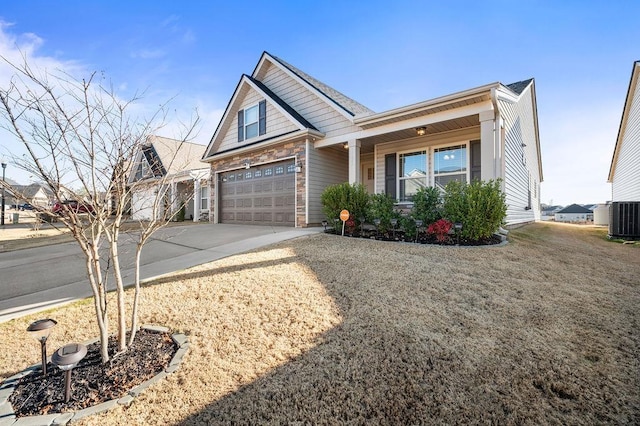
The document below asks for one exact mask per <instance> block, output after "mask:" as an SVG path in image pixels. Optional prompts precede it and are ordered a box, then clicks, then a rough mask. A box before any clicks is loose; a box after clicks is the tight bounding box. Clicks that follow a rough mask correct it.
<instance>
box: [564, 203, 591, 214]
mask: <svg viewBox="0 0 640 426" xmlns="http://www.w3.org/2000/svg"><path fill="white" fill-rule="evenodd" d="M557 213H593V212H592V211H591V210H589V209H588V208H586V207H582V206H581V205H579V204H571V205H570V206H567V207H565V208H564V209H562V210H559V211H557Z"/></svg>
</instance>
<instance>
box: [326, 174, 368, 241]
mask: <svg viewBox="0 0 640 426" xmlns="http://www.w3.org/2000/svg"><path fill="white" fill-rule="evenodd" d="M320 201H321V202H322V212H323V213H324V215H325V216H326V217H327V220H328V221H329V223H330V224H332V225H334V226H335V227H336V231H337V230H338V229H337V227H338V226H339V227H340V229H342V222H341V221H338V222H337V223H336V222H335V219H337V218H339V217H340V212H341V211H342V210H344V209H346V210H349V213H350V214H351V215H353V217H354V218H355V219H356V222H357V221H358V220H359V218H361V217H366V215H367V211H368V209H369V194H368V193H367V190H366V188H365V187H364V185H361V184H353V185H351V184H349V183H347V182H344V183H338V184H336V185H330V186H328V187H326V188H325V190H324V191H323V192H322V195H321V196H320ZM357 225H359V223H358V224H357Z"/></svg>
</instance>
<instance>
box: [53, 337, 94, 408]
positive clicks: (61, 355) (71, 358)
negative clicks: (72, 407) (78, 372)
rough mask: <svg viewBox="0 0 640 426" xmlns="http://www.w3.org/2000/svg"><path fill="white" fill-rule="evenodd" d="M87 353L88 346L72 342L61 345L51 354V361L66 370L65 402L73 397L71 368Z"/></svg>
mask: <svg viewBox="0 0 640 426" xmlns="http://www.w3.org/2000/svg"><path fill="white" fill-rule="evenodd" d="M86 355H87V347H86V346H85V345H83V344H81V343H70V344H68V345H66V346H63V347H61V348H60V349H58V350H57V351H55V352H54V353H53V355H52V356H51V362H52V363H54V364H55V365H57V366H58V368H59V369H60V370H62V371H64V372H65V376H64V402H65V403H66V402H69V398H70V397H71V370H73V367H75V366H76V365H77V364H78V363H79V362H80V360H82V358H84V357H85V356H86Z"/></svg>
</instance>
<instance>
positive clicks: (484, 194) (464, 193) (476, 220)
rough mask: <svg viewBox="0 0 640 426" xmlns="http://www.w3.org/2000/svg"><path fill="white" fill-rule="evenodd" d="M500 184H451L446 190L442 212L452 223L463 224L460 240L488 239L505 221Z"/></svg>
mask: <svg viewBox="0 0 640 426" xmlns="http://www.w3.org/2000/svg"><path fill="white" fill-rule="evenodd" d="M500 184H501V180H500V179H497V180H490V181H487V182H483V181H478V180H476V181H473V182H472V183H471V184H466V183H462V182H457V181H451V182H449V183H448V184H447V186H446V187H445V194H444V197H443V198H444V200H443V212H444V217H446V218H447V219H448V220H450V221H451V222H459V223H462V230H461V231H460V235H459V236H460V237H462V238H467V239H470V240H480V239H483V238H489V237H491V235H493V233H494V232H496V231H497V230H498V228H499V227H500V226H501V225H503V224H504V220H505V218H506V217H507V204H506V201H505V200H506V197H505V194H504V192H503V191H502V189H501V188H500Z"/></svg>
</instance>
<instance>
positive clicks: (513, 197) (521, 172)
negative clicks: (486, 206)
mask: <svg viewBox="0 0 640 426" xmlns="http://www.w3.org/2000/svg"><path fill="white" fill-rule="evenodd" d="M498 102H499V109H500V114H501V116H502V118H503V120H504V191H505V195H506V202H507V224H517V223H524V222H531V221H534V220H539V219H540V208H539V206H540V191H539V190H538V184H539V183H540V174H539V169H538V158H537V155H538V154H537V141H536V129H535V122H534V117H535V115H534V111H533V99H532V93H531V88H528V89H526V90H525V91H524V92H523V93H522V95H521V96H520V98H519V99H518V101H517V102H515V103H510V102H507V101H504V100H499V101H498ZM523 145H524V146H523ZM534 185H535V186H536V188H534ZM529 191H531V205H530V207H531V209H527V207H529Z"/></svg>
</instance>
